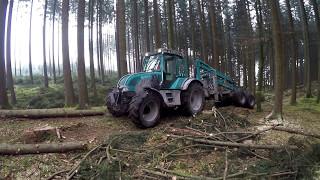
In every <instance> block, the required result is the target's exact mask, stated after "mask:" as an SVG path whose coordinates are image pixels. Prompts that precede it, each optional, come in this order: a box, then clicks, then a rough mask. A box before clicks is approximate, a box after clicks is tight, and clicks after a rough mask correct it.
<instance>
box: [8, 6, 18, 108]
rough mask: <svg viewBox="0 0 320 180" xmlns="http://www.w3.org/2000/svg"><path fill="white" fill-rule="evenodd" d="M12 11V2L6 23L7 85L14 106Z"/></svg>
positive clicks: (15, 101)
mask: <svg viewBox="0 0 320 180" xmlns="http://www.w3.org/2000/svg"><path fill="white" fill-rule="evenodd" d="M12 9H13V0H11V1H10V5H9V10H8V22H7V48H6V50H7V83H8V88H9V90H10V99H11V104H13V105H15V104H16V103H17V99H16V93H15V92H14V82H13V77H12V67H11V21H12Z"/></svg>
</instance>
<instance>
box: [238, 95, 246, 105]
mask: <svg viewBox="0 0 320 180" xmlns="http://www.w3.org/2000/svg"><path fill="white" fill-rule="evenodd" d="M239 102H240V104H244V103H246V97H244V96H240V101H239Z"/></svg>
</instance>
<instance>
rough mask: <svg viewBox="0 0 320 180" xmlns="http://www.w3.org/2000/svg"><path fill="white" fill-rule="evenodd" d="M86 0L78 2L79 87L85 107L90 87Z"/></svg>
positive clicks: (80, 104)
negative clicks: (86, 41)
mask: <svg viewBox="0 0 320 180" xmlns="http://www.w3.org/2000/svg"><path fill="white" fill-rule="evenodd" d="M85 3H86V2H85V0H79V2H78V25H77V32H78V33H77V36H78V37H77V41H78V89H79V108H80V109H85V108H86V107H87V106H88V89H87V79H86V67H85V62H84V16H85Z"/></svg>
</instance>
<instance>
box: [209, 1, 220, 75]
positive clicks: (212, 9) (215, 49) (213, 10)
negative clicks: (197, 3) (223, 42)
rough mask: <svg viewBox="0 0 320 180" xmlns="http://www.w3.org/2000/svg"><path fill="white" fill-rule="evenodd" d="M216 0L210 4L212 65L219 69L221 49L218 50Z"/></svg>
mask: <svg viewBox="0 0 320 180" xmlns="http://www.w3.org/2000/svg"><path fill="white" fill-rule="evenodd" d="M214 3H215V0H213V1H211V4H210V6H211V7H210V11H209V12H210V16H211V29H212V57H213V58H212V62H211V65H212V66H213V67H214V68H216V69H218V68H219V51H218V46H219V45H218V33H217V17H216V7H215V5H214Z"/></svg>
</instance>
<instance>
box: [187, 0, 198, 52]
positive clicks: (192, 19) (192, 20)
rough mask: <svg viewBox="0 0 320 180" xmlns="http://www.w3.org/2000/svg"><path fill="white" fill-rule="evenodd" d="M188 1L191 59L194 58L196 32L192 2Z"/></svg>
mask: <svg viewBox="0 0 320 180" xmlns="http://www.w3.org/2000/svg"><path fill="white" fill-rule="evenodd" d="M188 1H189V18H190V20H189V21H190V28H191V50H192V57H193V58H195V56H196V40H195V37H196V32H195V22H194V21H195V20H194V13H193V5H192V0H188Z"/></svg>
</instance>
